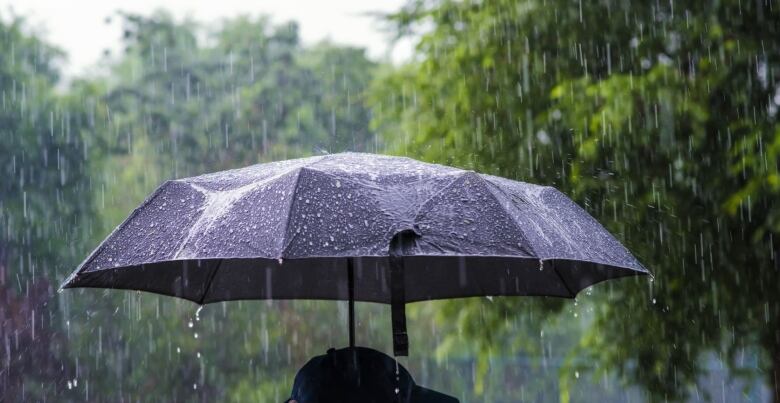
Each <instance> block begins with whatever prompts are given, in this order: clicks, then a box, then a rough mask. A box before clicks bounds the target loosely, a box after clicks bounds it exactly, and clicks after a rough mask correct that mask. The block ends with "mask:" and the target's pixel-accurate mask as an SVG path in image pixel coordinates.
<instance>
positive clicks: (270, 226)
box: [172, 170, 303, 259]
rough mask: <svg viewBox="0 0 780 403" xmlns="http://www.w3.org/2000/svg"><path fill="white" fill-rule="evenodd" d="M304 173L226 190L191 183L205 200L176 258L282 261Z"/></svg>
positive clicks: (263, 180)
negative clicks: (287, 233) (249, 258)
mask: <svg viewBox="0 0 780 403" xmlns="http://www.w3.org/2000/svg"><path fill="white" fill-rule="evenodd" d="M302 172H303V171H301V170H295V171H288V172H282V173H280V174H277V175H273V176H269V177H266V178H264V179H262V180H260V181H256V182H251V183H249V184H244V185H242V186H240V187H229V188H226V189H225V190H208V189H207V188H205V187H201V185H200V184H196V183H195V182H190V183H189V185H190V186H192V187H193V188H195V189H196V190H198V191H199V192H201V194H202V195H203V196H204V198H205V202H204V203H203V206H202V207H201V210H200V213H199V216H198V219H197V220H196V221H195V222H194V224H193V225H192V226H191V227H190V228H189V231H188V235H187V238H186V239H185V240H184V242H183V243H181V247H180V250H179V252H178V253H177V254H176V255H175V258H176V259H185V258H194V259H198V258H241V257H267V258H277V257H279V256H280V253H281V252H280V251H281V250H282V248H283V247H284V242H285V237H284V236H283V235H284V233H285V231H286V229H287V228H288V222H289V220H290V218H289V216H290V215H289V211H290V209H291V205H292V204H293V200H294V198H295V197H296V184H297V183H298V182H299V181H300V176H301V173H302ZM172 213H175V212H172Z"/></svg>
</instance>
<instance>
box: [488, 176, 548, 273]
mask: <svg viewBox="0 0 780 403" xmlns="http://www.w3.org/2000/svg"><path fill="white" fill-rule="evenodd" d="M477 177H479V179H480V180H481V181H482V183H483V184H484V185H485V188H486V189H487V191H488V193H489V194H490V196H492V197H493V200H495V201H496V203H498V205H499V206H501V211H503V212H504V213H506V215H507V216H508V217H509V221H511V222H512V224H514V226H515V228H516V229H517V232H518V233H519V234H520V236H521V237H523V240H524V241H525V242H524V245H526V246H527V247H528V249H530V252H531V253H530V255H531V256H536V257H539V254H538V253H536V250H534V246H533V245H532V244H531V242H530V241H529V240H528V237H527V236H526V235H525V231H524V230H523V228H522V227H521V226H520V223H518V222H517V220H515V216H514V215H512V214H511V213H510V212H508V211H507V210H506V208H504V205H503V203H501V200H499V198H498V195H496V194H495V192H494V191H493V188H497V189H498V190H499V191H500V192H502V193H504V191H503V189H501V188H500V187H498V186H496V184H495V183H493V182H490V181H489V180H487V179H485V178H483V177H482V175H479V174H477ZM509 204H512V205H513V206H514V204H513V203H511V202H510V203H509ZM514 207H515V208H516V206H514ZM523 249H525V248H523Z"/></svg>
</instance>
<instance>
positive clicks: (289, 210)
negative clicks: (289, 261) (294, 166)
mask: <svg viewBox="0 0 780 403" xmlns="http://www.w3.org/2000/svg"><path fill="white" fill-rule="evenodd" d="M304 169H306V167H300V168H299V169H298V175H297V176H296V177H295V185H293V190H292V195H290V205H289V206H288V207H287V220H286V221H285V223H284V232H283V233H282V245H281V246H282V249H281V250H280V251H279V256H277V258H278V259H282V258H284V253H285V252H286V251H287V247H288V246H289V244H291V243H292V240H293V239H295V237H294V236H293V238H291V239H290V240H289V243H288V240H287V238H288V237H287V232H288V231H289V230H290V216H291V214H292V211H293V207H295V196H296V194H297V193H298V185H299V184H300V183H301V175H302V174H303V171H304Z"/></svg>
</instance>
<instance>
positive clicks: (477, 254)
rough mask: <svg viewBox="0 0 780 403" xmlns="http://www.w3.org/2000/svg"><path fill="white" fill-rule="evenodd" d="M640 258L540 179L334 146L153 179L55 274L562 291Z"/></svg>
mask: <svg viewBox="0 0 780 403" xmlns="http://www.w3.org/2000/svg"><path fill="white" fill-rule="evenodd" d="M647 273H648V272H647V270H646V269H645V268H644V267H643V266H642V265H641V264H640V263H639V262H638V261H637V260H636V259H635V258H634V257H633V256H632V255H631V254H630V253H629V252H628V251H627V250H626V248H624V247H623V246H622V245H621V244H620V243H619V242H618V241H617V240H616V239H615V238H614V237H613V236H612V235H610V234H609V232H607V231H606V230H605V229H604V228H603V227H602V226H601V225H600V224H599V223H598V222H596V221H595V220H594V219H593V218H592V217H591V216H590V215H588V214H587V213H586V212H585V211H584V210H582V209H581V208H580V207H578V206H577V205H576V204H575V203H573V202H572V201H571V200H569V199H568V198H567V197H566V196H564V195H563V194H562V193H560V192H559V191H557V190H556V189H554V188H551V187H545V186H538V185H532V184H527V183H522V182H517V181H513V180H509V179H504V178H500V177H495V176H490V175H484V174H478V173H475V172H472V171H465V170H461V169H456V168H451V167H446V166H441V165H434V164H427V163H423V162H419V161H415V160H412V159H408V158H401V157H390V156H380V155H372V154H356V153H345V154H333V155H326V156H318V157H311V158H304V159H296V160H289V161H282V162H275V163H269V164H260V165H254V166H250V167H247V168H242V169H236V170H230V171H224V172H218V173H214V174H208V175H203V176H198V177H193V178H187V179H180V180H172V181H168V182H166V183H164V184H163V185H162V186H161V187H160V188H159V189H157V191H156V192H154V194H152V196H151V197H149V198H148V199H147V200H146V201H145V202H144V203H143V204H142V205H141V206H140V207H139V208H138V209H136V210H135V211H134V212H133V213H132V214H131V215H130V217H129V218H128V219H127V220H126V221H125V222H124V223H122V224H121V225H120V226H119V227H118V228H117V229H116V230H115V231H114V232H113V233H112V234H111V235H110V236H109V237H108V238H107V239H106V240H105V241H104V242H103V243H102V244H101V245H100V246H99V247H98V248H97V249H96V250H95V251H94V252H93V253H92V254H91V255H90V256H89V258H87V260H86V261H85V262H84V263H83V264H82V265H81V266H80V267H79V268H78V269H77V270H76V271H75V272H74V273H73V274H72V275H71V276H70V277H69V278H68V279H67V280H66V281H65V283H64V284H63V288H72V287H101V288H120V289H131V290H144V291H151V292H155V293H160V294H165V295H172V296H177V297H181V298H185V299H188V300H191V301H194V302H196V303H198V304H207V303H210V302H218V301H227V300H238V299H327V300H349V301H350V325H351V329H350V330H351V331H350V342H351V343H350V344H354V322H353V314H352V313H353V309H354V307H353V301H369V302H380V303H388V304H391V305H392V306H393V315H392V320H393V330H394V337H393V340H394V349H395V353H396V355H403V354H406V334H405V316H404V310H403V309H404V304H406V303H409V302H415V301H424V300H433V299H443V298H456V297H469V296H485V295H487V296H498V295H538V296H557V297H569V298H572V297H574V296H575V295H576V294H577V292H579V291H580V290H582V289H584V288H586V287H588V286H590V285H592V284H595V283H598V282H600V281H604V280H607V279H612V278H617V277H623V276H630V275H639V274H647Z"/></svg>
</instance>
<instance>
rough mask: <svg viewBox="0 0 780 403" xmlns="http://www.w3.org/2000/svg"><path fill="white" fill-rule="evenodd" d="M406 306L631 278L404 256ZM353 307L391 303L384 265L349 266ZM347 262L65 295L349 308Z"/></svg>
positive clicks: (490, 259) (590, 267)
mask: <svg viewBox="0 0 780 403" xmlns="http://www.w3.org/2000/svg"><path fill="white" fill-rule="evenodd" d="M403 259H404V266H405V268H406V271H405V275H404V287H405V302H416V301H427V300H436V299H446V298H460V297H471V296H485V295H490V296H542V295H544V296H556V297H564V298H572V297H574V296H575V295H576V294H577V292H579V291H580V290H582V289H583V288H586V287H588V286H590V285H592V284H595V283H598V282H601V281H604V280H607V279H611V278H617V277H622V276H626V275H632V274H633V273H632V272H631V271H627V270H624V269H619V268H614V267H608V266H602V265H598V264H594V263H587V262H578V261H567V260H554V261H546V262H544V263H543V264H542V265H540V263H539V261H538V260H536V259H531V258H517V257H511V256H407V257H404V258H403ZM354 270H355V272H354V273H355V275H354V279H355V300H357V301H365V302H379V303H387V304H389V303H390V302H391V288H390V263H389V259H388V258H386V257H364V258H355V259H354ZM347 276H348V274H347V263H346V258H340V257H332V258H316V259H289V260H284V261H282V262H281V263H280V262H279V261H278V260H276V259H211V260H181V261H168V262H160V263H154V264H146V265H141V266H137V267H129V268H117V269H109V270H101V271H97V272H90V273H86V274H84V275H81V276H79V277H78V278H77V279H76V280H75V282H73V283H71V284H69V285H68V287H102V288H119V289H129V290H144V291H150V292H155V293H158V294H164V295H170V296H176V297H180V298H184V299H188V300H191V301H194V302H197V303H200V304H206V303H211V302H219V301H228V300H243V299H321V300H347V299H348V298H349V290H348V289H347V284H348V282H347Z"/></svg>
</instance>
